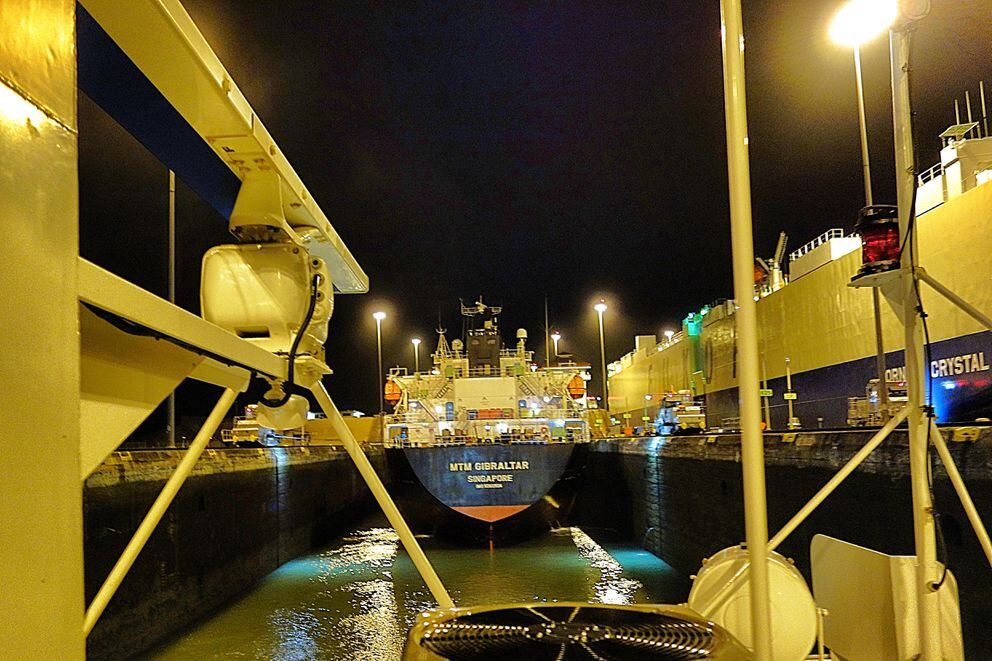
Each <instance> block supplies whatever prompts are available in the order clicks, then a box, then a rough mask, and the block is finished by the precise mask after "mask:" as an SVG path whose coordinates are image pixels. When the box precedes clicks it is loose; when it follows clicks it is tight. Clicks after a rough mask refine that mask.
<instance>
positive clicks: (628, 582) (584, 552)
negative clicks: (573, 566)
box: [569, 528, 644, 604]
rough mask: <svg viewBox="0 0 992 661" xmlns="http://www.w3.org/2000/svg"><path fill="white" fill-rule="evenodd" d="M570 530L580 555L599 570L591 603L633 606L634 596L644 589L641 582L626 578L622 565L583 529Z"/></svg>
mask: <svg viewBox="0 0 992 661" xmlns="http://www.w3.org/2000/svg"><path fill="white" fill-rule="evenodd" d="M569 530H570V532H571V534H572V541H573V542H575V548H577V549H578V551H579V555H581V556H582V557H583V558H585V559H586V560H587V561H588V562H589V566H590V567H593V568H595V569H598V570H599V573H600V576H599V580H598V581H596V584H595V585H594V586H593V591H594V594H593V596H592V598H590V599H589V601H594V602H599V603H603V604H633V603H634V595H635V594H636V593H637V591H638V590H640V589H641V588H643V587H644V586H643V585H642V584H641V582H640V581H636V580H634V579H632V578H627V577H625V576H624V575H623V567H622V566H621V565H620V563H619V562H617V561H616V559H615V558H614V557H613V556H612V555H610V554H609V553H607V552H606V549H604V548H603V547H602V546H600V545H599V544H597V543H596V542H595V541H593V539H592V537H590V536H589V535H587V534H585V533H584V532H582V530H581V529H579V528H570V529H569Z"/></svg>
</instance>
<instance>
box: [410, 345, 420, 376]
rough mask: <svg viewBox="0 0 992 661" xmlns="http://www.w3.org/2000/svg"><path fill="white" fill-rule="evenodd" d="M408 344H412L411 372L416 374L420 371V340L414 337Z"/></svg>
mask: <svg viewBox="0 0 992 661" xmlns="http://www.w3.org/2000/svg"><path fill="white" fill-rule="evenodd" d="M410 343H411V344H413V372H414V374H416V373H417V372H419V371H420V338H419V337H415V338H413V339H412V340H410Z"/></svg>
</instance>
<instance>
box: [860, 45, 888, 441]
mask: <svg viewBox="0 0 992 661" xmlns="http://www.w3.org/2000/svg"><path fill="white" fill-rule="evenodd" d="M854 78H855V82H856V86H857V88H858V128H859V132H860V134H861V168H862V179H863V180H864V186H865V206H869V207H870V206H871V205H872V204H874V203H875V202H874V199H873V196H872V191H871V157H870V155H869V150H868V122H867V120H866V119H865V84H864V80H863V79H862V77H861V47H860V46H855V47H854ZM871 306H872V313H873V314H874V317H875V371H876V372H877V373H878V409H879V412H880V413H881V416H882V423H883V424H884V423H885V422H886V421H888V419H889V388H888V381H887V379H886V378H885V343H884V339H883V337H882V303H881V296H880V294H879V291H878V287H872V288H871Z"/></svg>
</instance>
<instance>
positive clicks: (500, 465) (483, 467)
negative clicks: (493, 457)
mask: <svg viewBox="0 0 992 661" xmlns="http://www.w3.org/2000/svg"><path fill="white" fill-rule="evenodd" d="M473 468H474V469H475V470H477V471H525V470H530V462H529V461H477V462H475V465H474V466H473Z"/></svg>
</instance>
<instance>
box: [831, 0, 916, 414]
mask: <svg viewBox="0 0 992 661" xmlns="http://www.w3.org/2000/svg"><path fill="white" fill-rule="evenodd" d="M898 14H899V6H898V2H897V1H896V0H885V1H884V2H879V1H878V0H874V1H867V0H853V1H852V2H849V3H848V4H846V5H844V6H843V7H842V8H841V10H840V11H839V12H837V15H836V16H834V20H833V22H832V23H831V24H830V38H831V39H833V40H834V42H836V43H838V44H841V45H843V46H851V47H853V48H854V78H855V83H856V87H857V92H858V128H859V129H860V133H861V168H862V178H863V180H864V186H865V206H866V207H870V206H872V204H874V202H873V200H872V194H871V164H870V160H869V156H868V125H867V122H866V121H865V87H864V82H863V80H862V78H861V45H862V44H863V43H865V42H868V41H871V40H872V39H874V38H876V37H877V36H878V35H879V34H881V33H882V32H884V31H885V30H886V29H888V27H889V26H890V25H892V23H893V22H894V21H895V20H896V18H897V17H898ZM871 301H872V310H873V312H874V315H875V371H876V372H878V409H879V413H880V414H881V416H882V422H883V423H885V422H888V419H889V387H888V386H889V384H888V381H887V379H886V378H885V345H884V343H883V340H882V303H881V295H880V294H879V291H878V287H872V288H871Z"/></svg>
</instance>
